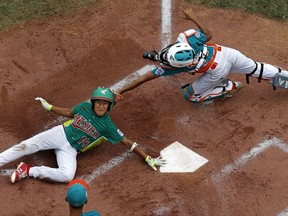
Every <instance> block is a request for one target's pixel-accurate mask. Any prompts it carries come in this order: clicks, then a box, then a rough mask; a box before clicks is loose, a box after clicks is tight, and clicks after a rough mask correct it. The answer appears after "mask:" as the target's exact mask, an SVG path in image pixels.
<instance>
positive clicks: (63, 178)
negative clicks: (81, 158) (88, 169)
mask: <svg viewBox="0 0 288 216" xmlns="http://www.w3.org/2000/svg"><path fill="white" fill-rule="evenodd" d="M55 154H56V159H57V164H58V168H51V167H47V166H35V167H31V168H30V172H29V176H30V177H33V178H40V179H48V180H51V181H56V182H69V181H71V180H72V179H73V178H74V176H75V173H76V169H77V160H76V157H77V151H76V149H74V148H73V147H72V146H71V145H70V144H69V143H68V142H67V143H66V144H65V145H64V146H63V148H61V149H55Z"/></svg>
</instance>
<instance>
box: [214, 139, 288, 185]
mask: <svg viewBox="0 0 288 216" xmlns="http://www.w3.org/2000/svg"><path fill="white" fill-rule="evenodd" d="M271 146H274V147H277V148H279V149H281V150H282V151H284V152H286V153H288V145H287V144H285V143H284V142H283V141H282V140H280V139H278V138H276V137H273V138H272V139H268V140H265V141H263V142H261V143H260V144H258V145H257V146H255V147H254V148H252V149H251V150H250V151H249V152H247V153H245V154H243V155H242V156H241V157H240V158H238V159H237V160H235V161H234V162H233V163H230V164H228V165H226V166H225V167H223V168H222V170H221V171H220V172H219V173H217V174H215V175H212V180H213V181H214V182H220V181H222V180H223V179H224V178H225V177H226V176H227V175H228V174H230V173H231V172H232V171H233V170H235V169H238V168H240V167H242V166H243V165H245V164H246V163H247V162H248V161H249V160H251V159H253V158H254V157H256V156H257V155H259V154H260V153H262V152H263V151H265V150H266V149H268V148H270V147H271Z"/></svg>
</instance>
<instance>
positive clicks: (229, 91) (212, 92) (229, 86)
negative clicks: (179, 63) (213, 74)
mask: <svg viewBox="0 0 288 216" xmlns="http://www.w3.org/2000/svg"><path fill="white" fill-rule="evenodd" d="M241 88H242V83H241V82H232V81H231V80H225V81H224V82H222V83H221V84H219V85H217V86H215V87H213V88H211V89H209V90H207V91H206V92H203V93H202V94H195V93H194V90H193V85H192V84H190V85H188V86H186V87H185V88H184V89H183V93H184V98H185V99H186V100H188V101H190V102H192V103H201V102H205V101H211V100H215V99H225V98H227V97H232V96H233V95H234V94H235V93H236V92H238V91H239V90H240V89H241Z"/></svg>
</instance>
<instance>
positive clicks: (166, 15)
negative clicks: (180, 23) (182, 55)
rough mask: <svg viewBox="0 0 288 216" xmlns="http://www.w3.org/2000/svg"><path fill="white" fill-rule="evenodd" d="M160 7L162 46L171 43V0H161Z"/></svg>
mask: <svg viewBox="0 0 288 216" xmlns="http://www.w3.org/2000/svg"><path fill="white" fill-rule="evenodd" d="M161 9H162V10H161V11H162V16H161V20H162V22H161V41H162V48H164V47H166V46H168V45H169V44H170V43H171V23H172V22H171V17H172V15H171V0H162V3H161Z"/></svg>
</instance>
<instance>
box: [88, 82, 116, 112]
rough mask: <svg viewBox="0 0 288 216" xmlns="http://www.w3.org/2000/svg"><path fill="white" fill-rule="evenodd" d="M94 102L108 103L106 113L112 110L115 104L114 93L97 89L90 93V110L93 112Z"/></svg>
mask: <svg viewBox="0 0 288 216" xmlns="http://www.w3.org/2000/svg"><path fill="white" fill-rule="evenodd" d="M95 100H104V101H108V102H109V107H108V111H111V110H112V107H113V105H114V103H115V97H114V93H113V92H112V91H111V90H110V89H109V88H105V87H98V88H97V89H95V90H94V91H93V92H92V96H91V99H90V101H91V104H92V109H93V110H94V101H95Z"/></svg>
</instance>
